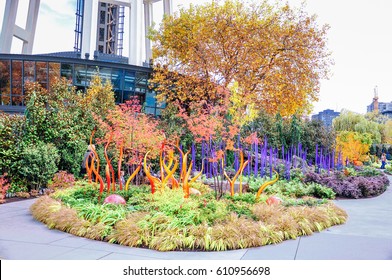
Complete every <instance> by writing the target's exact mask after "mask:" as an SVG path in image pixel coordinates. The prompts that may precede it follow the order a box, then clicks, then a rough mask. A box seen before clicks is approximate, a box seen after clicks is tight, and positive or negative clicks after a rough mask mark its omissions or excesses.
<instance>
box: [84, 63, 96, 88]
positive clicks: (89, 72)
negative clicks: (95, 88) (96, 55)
mask: <svg viewBox="0 0 392 280" xmlns="http://www.w3.org/2000/svg"><path fill="white" fill-rule="evenodd" d="M98 72H99V68H98V66H92V65H89V66H87V75H86V82H87V84H86V86H89V85H90V81H91V80H92V79H93V77H94V75H96V74H97V73H98Z"/></svg>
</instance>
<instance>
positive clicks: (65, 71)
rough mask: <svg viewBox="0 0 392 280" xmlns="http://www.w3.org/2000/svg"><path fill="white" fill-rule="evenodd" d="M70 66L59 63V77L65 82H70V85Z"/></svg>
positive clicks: (71, 68)
mask: <svg viewBox="0 0 392 280" xmlns="http://www.w3.org/2000/svg"><path fill="white" fill-rule="evenodd" d="M72 70H73V67H72V64H67V63H61V71H60V75H61V77H65V78H66V79H67V80H70V81H71V83H72V78H73V77H72Z"/></svg>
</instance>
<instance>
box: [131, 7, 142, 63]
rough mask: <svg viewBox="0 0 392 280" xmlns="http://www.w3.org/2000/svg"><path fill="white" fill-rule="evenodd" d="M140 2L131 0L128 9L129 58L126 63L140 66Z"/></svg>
mask: <svg viewBox="0 0 392 280" xmlns="http://www.w3.org/2000/svg"><path fill="white" fill-rule="evenodd" d="M141 8H142V5H141V1H139V0H131V7H130V8H129V9H130V11H129V15H130V16H129V58H128V63H129V64H133V65H142V64H143V61H142V21H141V12H142V11H141Z"/></svg>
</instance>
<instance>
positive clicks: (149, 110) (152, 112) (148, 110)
mask: <svg viewBox="0 0 392 280" xmlns="http://www.w3.org/2000/svg"><path fill="white" fill-rule="evenodd" d="M144 112H145V113H146V114H149V115H155V108H154V107H145V108H144Z"/></svg>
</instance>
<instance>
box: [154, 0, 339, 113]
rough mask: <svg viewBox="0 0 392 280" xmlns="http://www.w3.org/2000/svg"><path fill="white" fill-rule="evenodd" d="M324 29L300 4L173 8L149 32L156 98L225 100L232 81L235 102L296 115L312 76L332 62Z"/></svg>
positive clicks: (233, 0)
mask: <svg viewBox="0 0 392 280" xmlns="http://www.w3.org/2000/svg"><path fill="white" fill-rule="evenodd" d="M327 29H328V26H322V27H319V26H318V25H317V23H316V17H315V16H309V15H308V14H307V13H306V12H305V11H304V9H303V7H301V8H299V9H292V8H291V7H289V6H288V5H287V4H286V5H283V6H279V5H275V6H272V5H270V4H268V3H267V1H261V3H260V2H258V3H257V4H254V5H251V6H246V5H245V4H244V3H242V2H241V1H238V0H226V1H224V3H223V4H221V5H220V4H219V3H218V1H212V2H211V3H207V4H205V5H197V6H191V7H190V8H189V9H188V10H185V9H180V11H179V12H178V13H175V14H174V15H173V16H167V17H165V18H164V20H163V21H162V24H161V26H160V29H159V30H157V31H152V32H151V34H150V38H151V39H152V41H153V42H154V47H153V59H154V74H153V79H152V82H153V84H155V85H157V88H156V90H157V92H158V98H159V99H160V100H166V101H168V102H171V101H174V100H178V101H180V103H181V104H182V105H188V104H189V103H190V102H193V101H194V102H200V101H201V100H206V101H208V102H209V103H211V104H213V106H215V105H217V104H221V103H220V102H221V101H222V100H227V99H224V98H223V97H224V93H225V90H222V89H228V88H230V86H231V85H233V84H236V87H237V89H236V95H237V96H236V99H239V101H240V102H237V105H236V106H238V105H239V104H242V106H250V105H251V107H248V108H251V109H252V110H264V111H266V112H268V113H271V114H275V113H277V112H280V114H281V115H282V116H286V115H291V114H293V113H294V112H298V113H302V112H304V111H308V110H309V109H310V107H311V102H313V101H316V100H317V93H318V91H319V80H320V79H322V78H326V77H327V76H328V70H329V66H330V65H331V63H332V62H331V60H330V58H329V56H330V54H329V52H328V50H327V48H326V32H327ZM216 85H219V86H218V87H217V86H216ZM222 95H223V96H222ZM223 102H226V101H223ZM237 109H238V110H240V109H241V108H237ZM241 110H242V111H246V108H242V109H241Z"/></svg>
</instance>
